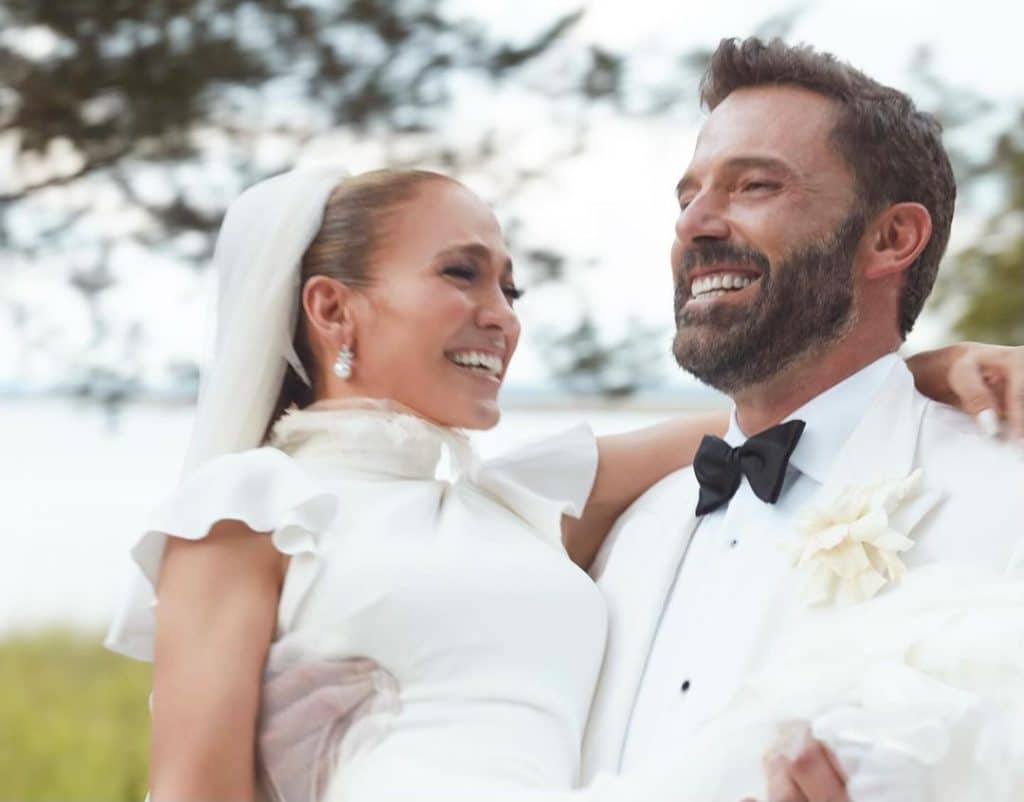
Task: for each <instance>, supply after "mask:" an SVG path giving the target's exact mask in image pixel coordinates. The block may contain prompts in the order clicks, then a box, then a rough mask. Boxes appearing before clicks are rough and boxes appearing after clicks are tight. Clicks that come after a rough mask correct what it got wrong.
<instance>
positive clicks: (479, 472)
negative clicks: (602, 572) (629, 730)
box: [470, 423, 597, 548]
mask: <svg viewBox="0 0 1024 802" xmlns="http://www.w3.org/2000/svg"><path fill="white" fill-rule="evenodd" d="M596 475H597V440H596V438H595V437H594V433H593V431H592V430H591V429H590V427H589V426H588V425H587V424H585V423H584V424H580V425H578V426H574V427H573V428H571V429H569V430H568V431H565V432H562V433H561V434H557V435H554V436H552V437H548V438H546V439H544V440H542V441H539V442H537V443H533V444H531V445H528V446H525V447H523V448H520V449H517V450H515V451H513V452H511V453H509V454H506V455H505V456H502V457H498V458H497V459H492V460H485V461H483V462H481V463H479V465H478V466H477V467H476V468H475V470H474V471H472V472H471V475H470V479H471V480H472V481H473V483H474V484H476V485H477V486H478V487H480V488H481V489H482V490H484V491H486V492H487V493H489V494H491V495H492V496H494V497H496V498H497V499H498V500H500V501H501V502H502V503H503V504H505V506H507V507H508V508H509V509H511V510H512V511H513V512H515V513H516V514H517V515H519V516H520V517H521V518H523V519H524V520H526V521H527V522H528V523H529V524H531V525H532V526H533V527H534V528H536V529H538V530H539V531H540V532H541V533H542V534H544V535H545V536H546V537H547V538H548V539H549V540H550V541H551V542H553V543H555V544H557V545H558V546H559V548H561V543H562V516H563V515H571V516H572V517H574V518H579V517H580V516H581V515H582V514H583V510H584V508H585V507H586V504H587V499H588V498H589V497H590V491H591V490H592V489H593V487H594V478H595V477H596Z"/></svg>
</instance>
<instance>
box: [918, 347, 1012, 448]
mask: <svg viewBox="0 0 1024 802" xmlns="http://www.w3.org/2000/svg"><path fill="white" fill-rule="evenodd" d="M907 367H908V368H910V371H911V372H912V373H913V374H914V384H915V386H916V387H917V389H918V391H919V392H921V393H923V394H924V395H926V396H928V397H929V398H932V399H934V400H936V401H940V402H942V403H943V404H950V405H952V406H955V407H957V408H958V409H960V410H962V411H963V412H965V413H966V414H968V415H972V416H973V415H978V413H980V412H982V411H984V410H991V424H989V425H991V426H992V427H998V421H999V419H1000V418H1003V419H1004V420H1006V421H1008V422H1009V424H1010V433H1011V434H1012V435H1013V436H1015V437H1024V346H1017V347H1013V346H1009V345H985V344H983V343H957V344H956V345H950V346H947V347H946V348H938V349H936V350H934V351H924V352H923V353H920V354H916V355H914V356H912V357H910V358H909V359H907Z"/></svg>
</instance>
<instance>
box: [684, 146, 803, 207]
mask: <svg viewBox="0 0 1024 802" xmlns="http://www.w3.org/2000/svg"><path fill="white" fill-rule="evenodd" d="M724 168H725V169H728V170H733V171H737V170H755V169H761V170H772V171H774V172H776V173H785V174H786V175H787V176H795V175H796V170H794V169H793V168H792V167H791V166H790V165H789V164H787V163H786V162H784V161H783V160H782V159H777V158H775V157H774V156H736V157H734V158H731V159H728V160H727V161H726V162H725V165H724ZM695 183H697V179H696V178H695V177H694V176H693V174H691V173H687V174H686V175H684V176H683V177H682V178H680V179H679V183H678V184H676V198H679V197H680V196H681V195H682V194H683V192H685V191H686V190H687V189H689V188H690V187H691V186H692V185H693V184H695Z"/></svg>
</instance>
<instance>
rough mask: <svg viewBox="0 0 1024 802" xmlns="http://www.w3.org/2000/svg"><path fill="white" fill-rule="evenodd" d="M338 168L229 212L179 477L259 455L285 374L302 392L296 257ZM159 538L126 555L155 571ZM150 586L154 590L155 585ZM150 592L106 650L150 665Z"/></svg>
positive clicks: (297, 173)
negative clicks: (254, 451)
mask: <svg viewBox="0 0 1024 802" xmlns="http://www.w3.org/2000/svg"><path fill="white" fill-rule="evenodd" d="M344 177H345V172H344V171H343V170H341V169H340V168H337V167H312V168H299V169H295V170H291V171H289V172H287V173H283V174H281V175H278V176H274V177H273V178H269V179H267V180H265V181H261V182H260V183H258V184H256V185H254V186H252V187H250V188H249V189H248V190H246V191H245V192H243V193H242V194H241V195H240V196H239V197H238V198H237V199H236V200H235V201H234V202H233V203H232V204H231V206H230V207H229V208H228V211H227V214H226V215H225V217H224V223H223V224H222V226H221V230H220V234H219V235H218V237H217V246H216V249H215V252H214V257H213V262H214V266H215V268H216V270H217V279H218V291H217V324H216V337H215V339H214V344H213V351H212V354H211V355H210V359H209V360H208V361H207V364H206V365H205V366H204V370H203V374H202V380H201V382H200V386H199V399H198V402H197V404H196V412H195V422H194V423H193V426H192V438H191V440H190V441H189V445H188V450H187V452H186V456H185V463H184V468H183V474H184V475H188V474H190V473H191V472H192V471H194V470H195V469H196V468H198V467H199V466H200V465H202V464H203V463H205V462H208V461H209V460H211V459H213V458H214V457H218V456H220V455H222V454H229V453H233V452H237V451H245V450H246V449H250V448H256V447H258V446H260V445H262V441H263V435H264V432H265V430H266V427H267V424H268V423H269V421H270V415H271V414H272V413H273V411H274V405H275V403H276V402H277V398H278V395H279V394H280V392H281V385H282V383H283V381H284V375H285V370H286V366H287V365H288V364H291V365H292V366H293V367H294V368H295V370H296V372H297V373H298V374H299V376H301V377H302V378H303V380H304V381H305V382H306V383H307V384H308V383H309V377H308V376H307V375H306V372H305V371H304V370H303V368H302V364H301V363H300V362H299V359H298V356H297V355H296V353H295V349H294V346H293V338H294V332H295V324H296V322H297V320H298V312H299V303H300V301H299V285H300V280H301V276H300V264H301V262H302V255H303V254H304V253H305V251H306V249H307V248H308V247H309V245H310V243H311V242H312V241H313V239H314V238H315V237H316V234H317V232H318V231H319V230H320V226H321V224H322V222H323V216H324V208H325V207H326V205H327V199H328V197H330V194H331V192H332V191H333V190H334V188H335V187H336V186H338V184H339V183H341V181H342V180H343V178H344ZM165 541H166V537H165V536H164V535H163V534H161V533H159V532H147V533H146V535H145V536H144V537H143V539H142V540H141V541H139V542H138V543H137V544H136V545H135V547H134V548H133V550H132V554H133V557H134V558H135V561H136V562H137V563H138V565H139V567H140V568H141V566H142V563H141V562H140V559H141V557H140V555H141V552H140V549H143V550H144V551H145V552H146V555H147V556H146V561H147V562H150V563H151V564H153V565H158V564H159V561H160V559H161V558H162V557H161V555H162V554H163V547H164V543H165ZM154 581H155V580H154ZM155 602H156V595H155V592H154V589H153V585H152V584H151V583H150V581H149V580H147V579H146V577H145V576H144V575H143V573H142V571H140V570H137V571H136V572H135V576H134V582H133V584H132V585H131V586H130V587H129V589H128V593H127V596H126V598H125V599H124V601H123V603H122V605H121V606H120V608H119V610H118V611H117V612H116V613H115V616H114V620H113V622H112V624H111V627H110V630H109V632H108V633H107V638H106V641H105V643H106V646H107V647H108V648H110V649H112V650H114V651H116V652H120V653H122V654H126V655H128V656H131V657H135V658H138V659H151V657H152V648H153V646H152V641H153V629H154V616H153V607H154V605H155Z"/></svg>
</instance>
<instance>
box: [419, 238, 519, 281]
mask: <svg viewBox="0 0 1024 802" xmlns="http://www.w3.org/2000/svg"><path fill="white" fill-rule="evenodd" d="M453 256H469V257H472V258H473V259H478V260H480V261H484V262H489V261H491V259H492V258H493V256H494V252H493V251H492V250H491V249H490V248H488V247H487V246H486V245H481V244H480V243H479V242H467V243H464V244H461V245H453V246H451V247H450V248H445V249H444V250H443V251H441V252H439V253H438V254H437V258H438V259H439V260H441V259H447V258H451V257H453ZM503 272H504V273H506V274H508V273H511V272H512V259H511V258H506V259H505V266H504V270H503Z"/></svg>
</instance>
